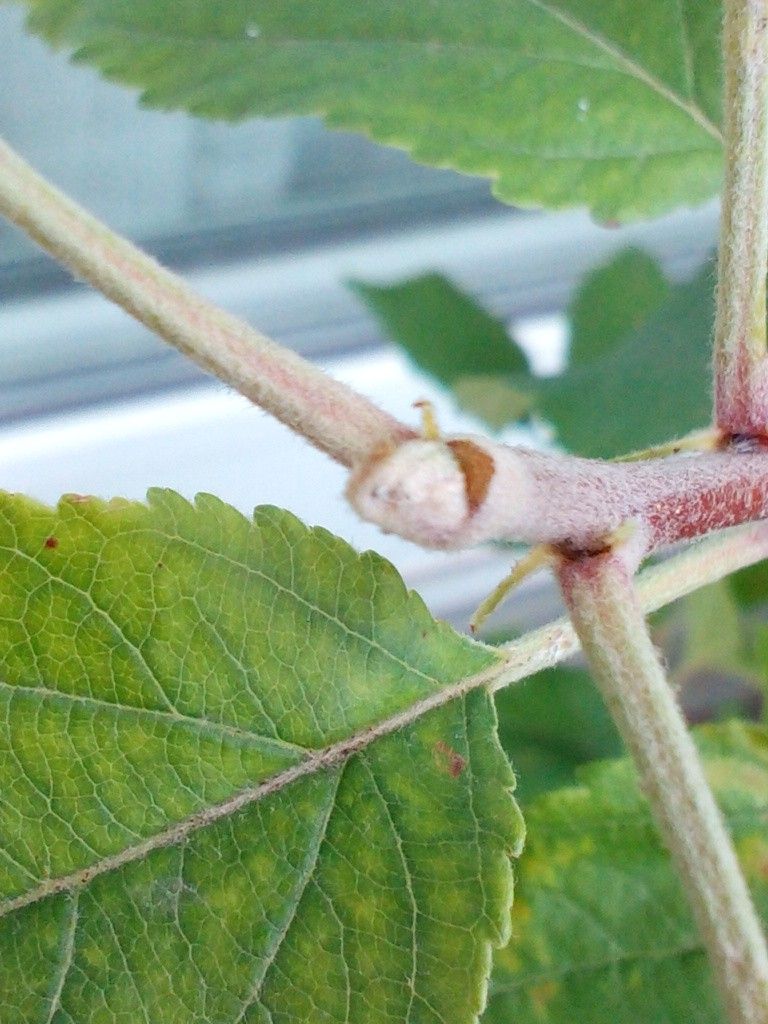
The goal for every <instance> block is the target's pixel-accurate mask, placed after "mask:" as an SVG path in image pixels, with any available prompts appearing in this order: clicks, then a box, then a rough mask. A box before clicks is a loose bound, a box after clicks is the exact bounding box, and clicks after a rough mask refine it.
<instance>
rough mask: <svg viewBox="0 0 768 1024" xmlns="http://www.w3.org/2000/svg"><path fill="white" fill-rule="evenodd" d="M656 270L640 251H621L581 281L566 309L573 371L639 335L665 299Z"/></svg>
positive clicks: (666, 290)
mask: <svg viewBox="0 0 768 1024" xmlns="http://www.w3.org/2000/svg"><path fill="white" fill-rule="evenodd" d="M669 292H670V285H669V281H667V279H666V277H665V276H664V273H663V271H662V269H661V266H660V265H659V263H658V261H657V260H655V259H653V258H652V257H651V256H649V255H648V254H647V253H645V252H642V250H640V249H625V250H624V252H622V253H620V254H619V255H618V256H616V257H615V259H613V260H611V262H610V263H607V264H606V265H604V266H602V267H598V269H597V270H594V271H592V273H591V274H589V275H588V276H587V277H586V278H585V280H584V281H583V282H582V284H581V287H580V288H579V290H578V292H577V293H576V295H575V297H574V299H573V301H572V302H571V306H570V309H569V310H568V319H569V321H570V328H571V343H570V347H569V350H568V362H569V365H571V366H576V365H579V364H581V363H591V362H593V361H595V360H596V359H598V358H600V357H601V356H605V355H608V354H609V353H610V351H611V349H613V348H614V347H615V346H616V345H617V344H618V343H619V342H620V341H621V340H622V339H623V338H624V337H625V335H626V334H628V333H629V332H632V331H637V330H639V329H640V328H641V327H642V326H643V325H644V324H645V322H646V321H647V320H648V318H649V316H650V315H651V314H652V313H655V311H656V310H657V309H658V308H659V306H661V305H662V304H663V303H664V301H665V300H666V299H667V298H668V297H669Z"/></svg>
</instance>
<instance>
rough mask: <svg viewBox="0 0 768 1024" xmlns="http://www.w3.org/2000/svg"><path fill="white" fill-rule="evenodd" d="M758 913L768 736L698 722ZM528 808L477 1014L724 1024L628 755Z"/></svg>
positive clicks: (765, 872) (765, 904) (559, 1020)
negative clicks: (525, 833)
mask: <svg viewBox="0 0 768 1024" xmlns="http://www.w3.org/2000/svg"><path fill="white" fill-rule="evenodd" d="M697 742H698V745H699V749H700V751H701V753H702V756H703V758H704V762H705V766H706V768H707V773H708V776H709V779H710V782H711V784H712V787H713V789H714V791H715V794H716V796H717V798H718V802H719V803H720V806H721V808H722V810H723V812H724V814H725V818H726V820H727V822H728V826H729V828H730V830H731V834H732V836H733V839H734V842H735V845H736V850H737V852H738V854H739V857H740V860H741V863H742V867H743V869H744V872H745V875H746V877H747V880H748V882H749V884H750V887H751V889H752V893H753V896H754V898H755V901H756V905H757V908H758V911H759V913H760V914H761V916H762V918H763V920H764V921H766V920H768V734H767V733H766V731H765V730H764V729H760V728H758V727H750V726H747V725H744V724H741V723H730V724H728V725H726V726H707V727H704V728H702V729H699V730H697ZM580 774H581V785H579V786H575V787H572V788H569V789H563V790H559V791H556V792H554V793H550V794H547V795H546V796H543V797H541V798H540V799H539V800H537V801H534V802H533V803H532V804H529V805H527V807H526V818H527V821H528V828H529V840H528V843H527V845H526V852H525V856H524V857H523V859H522V862H521V867H520V872H519V877H518V891H517V894H516V898H515V907H514V910H513V913H512V931H513V939H512V941H511V942H510V944H509V946H507V947H506V948H505V949H504V950H502V951H500V952H499V953H498V954H497V957H496V966H495V969H494V974H493V979H492V983H491V997H490V1001H489V1006H488V1009H487V1011H486V1013H485V1014H484V1015H483V1024H510V1022H514V1024H541V1022H543V1021H545V1022H546V1024H572V1022H573V1021H589V1024H622V1022H624V1021H626V1022H627V1024H630V1022H631V1024H662V1022H663V1024H691V1022H693V1021H695V1022H696V1024H721V1022H722V1020H723V1016H722V1009H721V1007H720V1003H719V1000H718V997H717V994H716V991H715V988H714V984H713V982H712V980H711V975H710V970H709V966H708V964H707V958H706V954H705V952H704V950H703V949H702V945H701V940H700V939H699V937H698V934H697V931H696V928H695V925H694V923H693V920H692V917H691V914H690V912H689V910H688V904H687V900H686V898H685V896H684V894H683V891H682V889H681V886H680V883H679V881H678V879H677V876H676V873H675V871H674V869H673V868H672V866H671V864H670V862H669V857H668V856H667V854H666V853H665V852H664V850H663V848H662V846H661V844H660V841H659V839H658V836H657V833H656V829H655V828H654V826H653V823H652V821H651V818H650V814H649V811H648V807H647V804H646V802H645V800H644V799H643V798H642V797H641V795H640V793H639V792H638V788H637V784H636V780H635V775H634V772H633V769H632V766H631V765H630V763H629V762H628V761H618V762H613V763H605V764H602V765H595V766H591V767H590V768H588V769H586V770H582V772H581V773H580Z"/></svg>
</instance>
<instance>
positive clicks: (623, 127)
mask: <svg viewBox="0 0 768 1024" xmlns="http://www.w3.org/2000/svg"><path fill="white" fill-rule="evenodd" d="M27 6H28V7H29V9H30V12H31V15H30V25H31V27H32V28H33V29H34V30H35V31H37V32H39V33H41V34H42V35H44V36H45V37H46V38H47V39H49V40H52V41H53V42H55V43H59V44H62V45H66V46H68V47H71V48H73V49H74V50H75V52H76V54H77V57H78V58H79V59H80V60H86V61H88V62H90V63H93V64H95V65H97V66H98V67H99V68H100V69H101V70H102V71H103V72H104V73H105V74H106V75H108V76H109V77H111V78H116V79H118V80H120V81H123V82H126V83H129V84H131V85H135V86H138V87H139V88H140V89H141V90H142V95H143V99H144V101H145V102H146V103H149V104H153V105H157V106H163V107H170V108H183V109H186V110H189V111H191V112H192V113H195V114H202V115H206V116H212V117H224V118H240V117H245V116H248V115H267V116H271V115H283V114H316V113H320V114H322V115H324V117H325V118H326V120H327V122H328V123H329V124H330V125H333V126H335V127H340V128H346V129H351V130H354V131H361V132H365V133H366V134H368V135H370V136H371V137H372V138H374V139H376V140H378V141H379V142H384V143H387V144H390V145H395V146H399V147H402V148H404V149H407V150H408V151H409V152H410V153H411V154H412V155H413V156H414V157H415V159H417V160H420V161H422V162H424V163H428V164H437V165H438V166H441V167H443V166H450V167H454V168H456V169H458V170H461V171H464V172H466V173H470V174H482V175H487V176H488V177H490V178H492V179H493V180H494V189H495V191H496V193H497V195H498V196H499V197H500V198H502V199H504V200H506V201H508V202H513V203H516V204H520V205H527V206H529V205H541V206H550V207H561V206H566V205H567V206H574V205H581V204H587V205H589V206H590V207H592V209H594V210H595V211H596V213H597V214H598V215H600V216H603V217H620V218H629V217H634V216H644V215H648V214H655V213H660V212H661V211H662V210H665V209H669V208H671V207H674V206H677V205H679V204H680V203H687V202H700V201H701V200H703V199H706V198H708V197H709V196H711V195H713V194H714V193H715V192H716V191H717V189H718V186H719V182H720V173H721V168H720V163H721V155H720V132H719V128H718V124H719V120H720V109H719V95H720V81H719V79H720V72H719V44H718V34H719V28H720V21H721V13H720V4H719V3H717V2H716V0H698V2H697V3H684V4H680V3H677V2H675V3H672V2H670V0H654V2H653V3H651V4H648V3H646V4H628V3H626V2H625V0H547V2H545V0H503V2H502V0H492V2H486V3H483V4H461V3H456V2H455V0H435V2H433V3H431V4H429V5H428V6H424V5H420V4H413V3H410V2H406V0H394V2H391V3H387V4H381V3H376V2H374V0H359V2H358V3H356V4H353V5H350V4H345V3H340V2H339V0H321V2H317V3H313V4H296V3H292V2H290V0H271V2H270V3H269V4H262V5H258V6H257V7H254V6H253V5H252V4H250V3H247V2H245V0H235V2H230V3H227V4H205V5H201V4H200V3H199V2H198V0H173V2H171V0H130V2H129V0H120V2H116V0H27Z"/></svg>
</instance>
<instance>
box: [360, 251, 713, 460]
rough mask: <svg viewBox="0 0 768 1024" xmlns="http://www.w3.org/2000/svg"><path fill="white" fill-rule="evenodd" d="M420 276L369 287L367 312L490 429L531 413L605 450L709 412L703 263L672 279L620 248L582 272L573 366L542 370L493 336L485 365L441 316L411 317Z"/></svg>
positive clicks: (571, 438) (647, 441)
mask: <svg viewBox="0 0 768 1024" xmlns="http://www.w3.org/2000/svg"><path fill="white" fill-rule="evenodd" d="M421 280H423V279H417V280H415V281H414V282H413V283H412V284H408V283H406V284H403V285H400V286H397V287H396V288H393V289H386V290H383V289H382V290H380V289H377V290H376V296H375V302H372V303H371V305H372V308H373V309H374V311H375V312H376V313H377V314H378V315H379V316H380V317H381V318H382V320H383V322H384V324H385V326H386V327H387V328H388V329H389V330H390V332H391V333H392V335H393V337H394V338H395V339H396V340H397V341H398V343H399V344H400V345H402V346H403V347H404V348H405V350H406V351H407V352H408V353H409V355H410V356H411V357H412V358H413V359H414V360H416V362H417V363H418V365H419V366H421V368H422V369H424V370H426V371H427V372H428V373H432V374H433V375H434V376H436V377H437V378H438V379H440V380H441V381H443V382H444V383H447V384H450V385H452V386H453V389H454V392H455V394H456V397H457V399H458V400H459V402H460V403H461V404H462V405H463V406H464V407H465V408H469V409H470V410H471V411H472V412H474V413H476V414H477V415H479V416H481V417H482V418H483V419H484V420H485V422H486V423H487V424H488V425H489V426H490V427H492V428H494V429H498V428H500V427H503V426H505V425H508V424H510V423H513V422H514V421H516V420H518V419H520V418H521V417H522V416H527V415H529V414H530V413H531V412H532V411H535V412H537V413H538V414H539V415H540V416H542V417H544V418H545V419H546V420H548V421H549V422H550V423H552V425H553V426H554V428H555V431H556V436H557V440H558V442H559V443H561V444H562V445H564V446H565V447H566V448H568V449H570V450H572V451H574V452H576V453H577V454H579V455H585V456H594V457H598V458H610V457H613V456H616V455H622V454H624V453H626V452H628V451H633V450H636V449H640V448H646V447H650V446H652V445H654V444H659V443H661V442H663V441H666V440H668V439H669V438H670V437H675V436H681V435H683V434H686V433H688V432H689V431H691V430H694V429H695V428H697V427H700V426H701V425H702V424H703V423H706V422H708V420H709V418H710V415H711V410H710V405H711V399H710V336H711V332H712V321H713V316H714V310H713V282H712V271H711V268H710V267H706V268H705V269H704V270H702V271H701V272H700V273H699V274H698V275H697V276H696V277H695V278H694V279H693V280H692V281H690V282H688V283H686V284H681V285H676V286H674V287H673V286H671V285H669V284H668V283H667V282H666V280H665V278H664V276H663V274H662V272H661V270H660V268H659V266H658V264H657V263H656V262H655V261H654V260H652V259H651V258H650V257H648V256H646V255H644V254H642V253H639V252H637V251H636V250H628V251H626V252H624V253H621V254H620V255H619V256H617V257H616V258H615V259H614V260H612V261H611V263H609V264H608V265H607V266H606V267H604V268H601V269H600V270H598V271H596V272H595V273H594V274H592V275H590V277H589V278H587V280H586V282H585V283H584V285H583V286H582V289H581V290H580V291H579V293H578V294H577V296H576V298H575V299H574V302H573V304H572V308H571V316H572V318H573V321H572V323H573V352H572V362H571V365H569V366H568V368H567V369H566V370H565V372H564V373H562V374H561V375H560V376H558V377H548V378H537V377H534V376H532V375H531V374H530V373H528V372H527V371H526V372H519V370H518V369H517V367H518V366H519V362H518V357H517V356H516V355H515V349H513V348H511V346H510V345H509V343H508V342H507V351H508V353H511V355H510V354H507V355H505V356H504V358H502V353H503V351H504V350H503V349H502V347H501V346H502V340H501V335H500V334H499V339H498V343H493V344H489V346H488V351H489V353H492V354H491V355H490V356H489V358H488V360H487V361H486V358H485V351H486V350H485V346H479V347H478V348H477V349H475V348H474V347H473V346H472V345H467V344H466V342H465V341H462V339H465V338H466V337H468V335H466V334H465V333H463V332H462V331H461V330H458V331H456V330H453V329H452V327H451V318H449V317H446V318H444V319H443V318H438V320H437V321H436V322H437V324H438V329H435V327H434V325H433V322H432V321H430V319H429V317H426V316H424V317H421V316H420V315H419V314H418V307H419V299H420V297H421V296H422V293H423V287H422V285H421V283H420V282H421ZM430 280H431V279H430ZM437 280H441V279H437ZM367 288H368V286H366V289H367ZM451 289H452V291H453V286H451ZM414 297H415V300H414ZM438 305H439V304H436V306H435V308H437V306H438ZM460 306H461V307H463V308H464V309H466V310H467V314H466V317H465V322H467V323H468V322H469V321H470V318H472V319H474V320H475V321H477V322H478V323H480V322H482V318H483V317H487V316H488V315H487V314H484V313H483V311H482V310H481V309H480V308H479V307H478V305H477V303H476V302H475V300H474V299H471V298H470V297H468V296H465V295H461V293H458V296H457V297H456V309H458V308H459V307H460ZM425 308H426V305H425ZM470 311H471V312H470ZM452 313H455V310H452ZM453 319H454V321H455V322H456V323H457V324H461V323H462V319H461V317H459V316H458V315H455V316H454V317H453ZM489 319H490V318H489ZM491 323H496V322H495V321H491ZM497 328H498V331H499V332H500V331H502V330H503V328H502V326H501V324H500V323H499V324H497ZM489 335H490V331H488V332H486V334H485V335H483V336H484V337H488V336H489ZM505 337H506V335H505ZM454 353H455V354H454ZM454 359H455V363H454ZM504 359H505V360H506V363H505V362H504ZM513 359H514V360H515V366H514V368H513V367H512V365H511V362H512V360H513ZM494 367H497V368H496V369H494ZM681 381H684V382H685V386H684V387H681V386H680V382H681Z"/></svg>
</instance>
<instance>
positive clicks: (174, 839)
mask: <svg viewBox="0 0 768 1024" xmlns="http://www.w3.org/2000/svg"><path fill="white" fill-rule="evenodd" d="M504 667H505V659H503V658H501V657H500V658H498V659H497V661H496V662H495V663H494V664H493V665H491V666H490V667H489V668H486V669H485V670H484V671H483V672H481V673H478V674H477V675H474V676H469V677H467V678H465V679H462V680H460V681H459V682H458V683H455V684H453V685H452V686H450V687H447V688H446V689H444V690H439V691H438V692H436V693H433V694H430V695H429V696H428V697H425V698H423V699H422V700H420V701H417V702H415V703H414V704H411V705H410V706H409V707H408V708H406V709H405V710H403V711H400V712H398V713H397V714H395V715H391V716H390V717H389V718H386V719H383V720H382V721H380V722H378V723H376V724H375V725H374V726H367V727H365V728H363V729H361V730H360V731H358V732H356V733H353V734H352V735H350V736H348V737H345V738H344V739H342V740H340V741H338V742H337V743H333V744H331V745H329V746H327V747H324V748H323V749H320V750H314V751H311V752H309V753H308V754H307V756H306V757H305V758H304V760H303V761H301V762H300V763H299V764H295V765H291V767H289V768H286V769H284V770H283V771H281V772H278V773H277V774H275V775H273V776H271V777H270V778H268V779H266V780H265V781H263V782H260V783H259V784H258V785H256V786H249V787H246V788H245V789H243V790H240V791H239V792H238V793H235V794H234V795H233V796H231V797H228V798H227V799H226V800H224V801H222V802H221V803H218V804H212V805H210V806H209V807H206V808H204V809H202V810H200V811H196V812H195V813H194V814H191V815H189V816H188V817H187V818H183V819H182V820H181V821H178V822H175V823H173V824H172V825H169V826H168V827H167V828H165V829H163V830H162V831H160V832H157V833H155V834H154V835H153V836H150V837H149V838H147V839H144V840H142V841H141V842H139V843H136V844H134V845H133V846H127V847H125V848H123V849H122V850H120V851H119V852H118V853H116V854H110V855H109V856H107V857H102V858H101V860H98V861H95V862H94V863H92V864H89V865H88V866H87V867H84V868H79V869H78V870H77V871H73V872H71V873H69V874H67V875H61V876H58V877H56V878H50V879H46V880H45V881H43V882H41V883H39V884H38V885H37V886H36V887H34V888H31V889H29V890H27V891H26V892H23V893H21V894H19V895H17V896H12V897H9V898H6V899H4V900H0V918H2V917H5V916H6V915H7V914H10V913H13V912H15V911H17V910H21V909H22V908H23V907H27V906H29V905H30V904H33V903H38V902H39V901H40V900H43V899H46V898H47V897H49V896H53V895H56V894H58V893H62V892H67V891H70V890H73V889H78V888H81V887H82V886H84V885H85V884H86V883H88V882H90V881H91V880H92V879H93V878H95V877H97V876H99V875H103V874H106V873H107V872H110V871H115V870H117V869H118V868H121V867H123V866H124V865H125V864H129V863H133V862H134V861H137V860H141V859H143V858H144V857H147V856H149V854H151V853H154V852H155V850H159V849H163V848H165V847H168V846H175V845H177V844H178V843H181V842H183V841H184V840H185V839H186V838H187V837H188V836H189V835H191V834H192V833H194V832H197V831H199V830H200V829H202V828H206V827H207V826H209V825H212V824H214V823H215V822H217V821H220V820H222V819H223V818H227V817H230V816H231V815H232V814H235V813H236V812H237V811H240V810H243V809H244V808H245V807H248V806H249V805H251V804H253V803H256V802H258V801H259V800H263V799H264V798H265V797H267V796H271V795H272V794H273V793H276V792H278V791H279V790H281V789H284V788H285V787H286V786H288V785H290V784H292V783H293V782H296V781H298V780H299V779H300V778H303V777H304V776H309V775H313V774H315V773H316V772H318V771H322V770H324V769H327V768H332V767H334V766H337V765H339V764H343V763H344V762H346V761H347V760H348V759H349V758H350V757H352V756H353V755H354V754H356V753H357V752H358V751H360V750H363V749H365V748H366V747H368V746H370V744H372V743H373V742H375V741H376V740H378V739H381V738H383V737H384V736H388V735H390V734H391V733H394V732H397V731H398V730H400V729H403V728H405V727H406V726H408V725H410V724H412V723H413V722H415V721H416V720H417V719H419V718H421V717H422V716H423V715H425V714H427V713H428V712H430V711H434V710H437V708H440V707H443V706H444V705H446V704H449V703H450V702H451V701H453V700H458V699H461V698H463V697H465V696H466V695H467V694H468V693H470V692H471V691H473V690H476V689H479V688H480V687H485V686H488V684H489V683H491V682H492V681H493V680H494V679H495V678H497V677H498V676H499V674H500V673H501V672H502V671H503V669H504Z"/></svg>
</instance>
